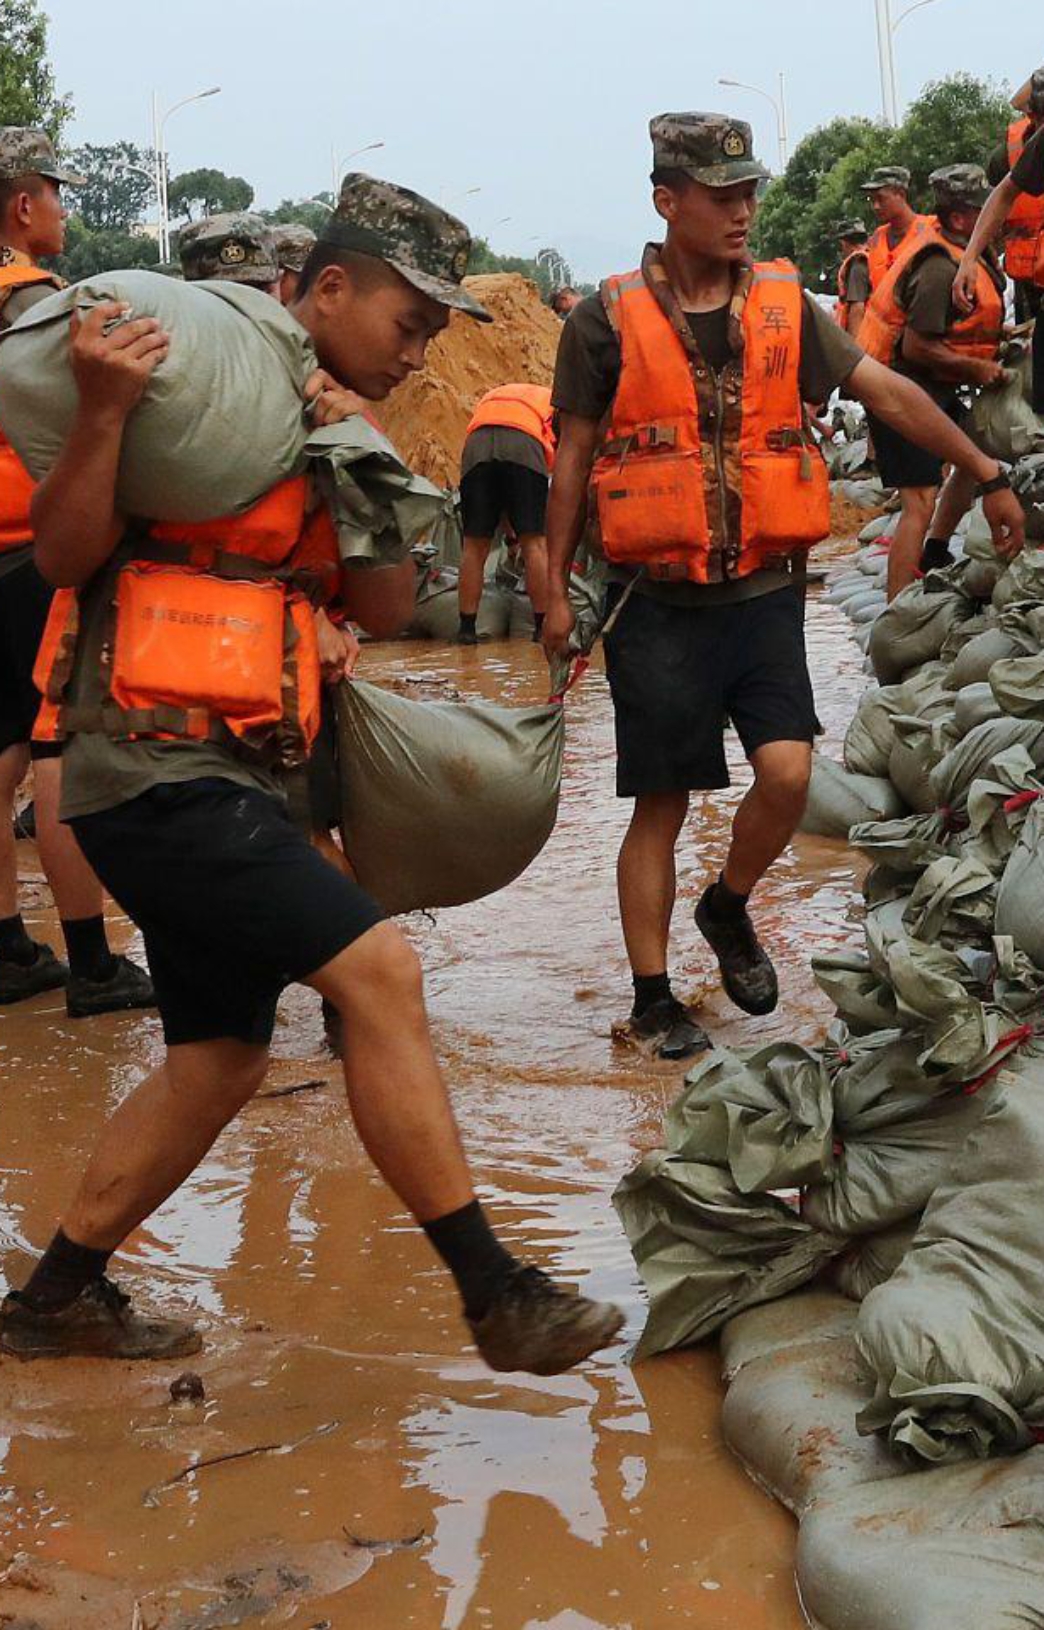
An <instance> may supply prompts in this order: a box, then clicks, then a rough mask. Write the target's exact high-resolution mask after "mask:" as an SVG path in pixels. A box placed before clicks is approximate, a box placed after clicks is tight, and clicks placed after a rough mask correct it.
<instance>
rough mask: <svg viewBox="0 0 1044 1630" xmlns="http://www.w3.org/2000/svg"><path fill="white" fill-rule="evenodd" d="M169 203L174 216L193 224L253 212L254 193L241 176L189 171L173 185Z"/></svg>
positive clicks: (220, 172)
mask: <svg viewBox="0 0 1044 1630" xmlns="http://www.w3.org/2000/svg"><path fill="white" fill-rule="evenodd" d="M167 202H168V204H169V206H170V213H171V214H172V215H180V216H183V217H184V218H185V219H186V220H188V221H192V220H195V219H196V218H197V217H198V216H201V215H217V214H218V213H219V212H223V211H225V210H230V209H249V208H250V206H251V204H252V203H253V202H254V189H253V187H252V186H251V185H250V183H249V181H244V180H243V177H242V176H241V175H225V173H224V171H223V170H208V169H203V170H186V172H185V174H184V175H176V176H175V177H174V178H173V180H172V181H171V183H170V185H169V187H168V189H167Z"/></svg>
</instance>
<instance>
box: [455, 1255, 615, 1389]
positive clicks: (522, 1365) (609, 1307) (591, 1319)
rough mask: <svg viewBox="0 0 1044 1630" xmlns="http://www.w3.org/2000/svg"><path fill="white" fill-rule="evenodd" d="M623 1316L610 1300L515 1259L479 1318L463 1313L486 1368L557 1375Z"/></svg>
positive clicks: (610, 1333) (600, 1342) (604, 1341)
mask: <svg viewBox="0 0 1044 1630" xmlns="http://www.w3.org/2000/svg"><path fill="white" fill-rule="evenodd" d="M623 1322H624V1316H623V1314H622V1313H621V1312H620V1309H619V1308H618V1307H615V1306H614V1305H613V1303H612V1302H592V1301H590V1300H589V1298H588V1297H586V1296H578V1295H576V1294H575V1293H574V1292H571V1291H566V1290H561V1289H560V1288H559V1287H558V1286H557V1285H556V1284H555V1283H554V1281H553V1280H551V1279H549V1278H548V1276H547V1274H546V1273H543V1272H542V1271H541V1269H540V1268H527V1267H524V1266H523V1265H522V1264H521V1263H519V1264H518V1266H517V1267H516V1268H515V1269H514V1271H513V1272H512V1273H511V1274H510V1275H509V1277H508V1278H507V1280H506V1281H505V1282H504V1284H503V1286H502V1288H501V1289H500V1291H499V1293H498V1295H497V1297H496V1300H495V1301H494V1302H493V1305H492V1306H491V1307H490V1309H489V1311H488V1313H486V1314H485V1315H484V1316H483V1317H482V1318H481V1319H469V1320H468V1324H469V1325H470V1326H471V1332H472V1335H473V1336H474V1338H475V1345H476V1347H477V1348H478V1350H479V1352H480V1353H481V1355H482V1357H483V1358H484V1359H485V1361H486V1363H487V1364H488V1365H489V1367H490V1369H491V1370H524V1371H526V1372H527V1373H528V1374H529V1375H559V1374H560V1373H561V1372H562V1371H563V1370H569V1369H572V1367H573V1365H574V1364H580V1363H582V1362H583V1360H584V1359H585V1358H588V1357H590V1355H591V1354H592V1353H596V1352H597V1351H598V1349H599V1348H600V1347H608V1345H609V1343H610V1342H611V1341H612V1339H613V1337H614V1336H616V1335H617V1334H618V1333H619V1331H620V1330H621V1328H622V1327H623Z"/></svg>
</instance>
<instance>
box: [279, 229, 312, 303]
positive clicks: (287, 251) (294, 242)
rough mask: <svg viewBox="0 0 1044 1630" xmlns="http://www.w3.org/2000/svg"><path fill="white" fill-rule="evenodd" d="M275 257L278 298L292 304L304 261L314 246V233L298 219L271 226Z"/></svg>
mask: <svg viewBox="0 0 1044 1630" xmlns="http://www.w3.org/2000/svg"><path fill="white" fill-rule="evenodd" d="M272 236H273V237H274V238H275V246H276V258H277V260H278V261H279V298H280V300H281V301H282V303H283V305H284V306H290V305H293V303H294V300H295V298H296V296H297V285H298V284H299V282H300V281H301V273H302V272H303V271H304V263H305V261H306V260H307V259H308V257H309V255H310V254H311V252H312V250H313V249H314V247H315V233H314V232H313V231H312V229H311V227H310V226H304V225H303V224H302V223H301V222H299V221H285V222H283V223H282V224H279V223H277V224H275V225H274V226H273V227H272Z"/></svg>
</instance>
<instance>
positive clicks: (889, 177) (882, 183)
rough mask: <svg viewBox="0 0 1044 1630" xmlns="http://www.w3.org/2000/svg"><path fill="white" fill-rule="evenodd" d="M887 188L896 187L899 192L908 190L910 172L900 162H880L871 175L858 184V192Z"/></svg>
mask: <svg viewBox="0 0 1044 1630" xmlns="http://www.w3.org/2000/svg"><path fill="white" fill-rule="evenodd" d="M888 188H894V189H898V191H900V192H909V190H910V172H909V170H908V169H906V167H905V165H902V164H882V165H881V166H880V167H879V168H878V169H876V170H875V171H874V173H873V175H869V176H867V178H866V180H865V181H864V182H862V184H861V185H860V188H859V190H860V192H884V191H885V190H886V189H888Z"/></svg>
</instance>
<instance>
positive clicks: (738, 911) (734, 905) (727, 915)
mask: <svg viewBox="0 0 1044 1630" xmlns="http://www.w3.org/2000/svg"><path fill="white" fill-rule="evenodd" d="M749 899H750V895H749V894H737V893H736V891H735V889H730V888H729V885H728V884H727V883H726V881H725V879H724V878H723V877H721V876H719V878H718V881H717V882H716V883H714V884H712V885H711V888H710V891H709V893H708V895H707V910H708V911H709V912H710V914H711V916H712V917H717V919H718V921H719V922H721V923H723V922H728V921H729V920H730V919H731V920H735V919H736V918H737V917H742V916H743V913H744V912H745V911H746V909H747V901H748V900H749Z"/></svg>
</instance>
